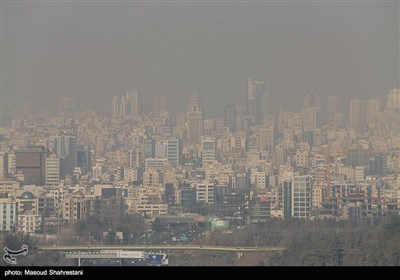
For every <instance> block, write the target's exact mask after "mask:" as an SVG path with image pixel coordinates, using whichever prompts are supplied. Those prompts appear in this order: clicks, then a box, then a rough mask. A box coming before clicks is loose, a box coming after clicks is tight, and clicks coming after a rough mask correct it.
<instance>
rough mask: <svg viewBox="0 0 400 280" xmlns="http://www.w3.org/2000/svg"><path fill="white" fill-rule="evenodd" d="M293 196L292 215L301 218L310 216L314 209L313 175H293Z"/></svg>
mask: <svg viewBox="0 0 400 280" xmlns="http://www.w3.org/2000/svg"><path fill="white" fill-rule="evenodd" d="M292 198H293V199H292V217H293V218H299V219H305V218H310V217H311V209H312V177H311V176H309V175H303V176H293V185H292Z"/></svg>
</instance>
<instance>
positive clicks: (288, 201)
mask: <svg viewBox="0 0 400 280" xmlns="http://www.w3.org/2000/svg"><path fill="white" fill-rule="evenodd" d="M282 188H283V189H282V191H283V218H284V219H285V220H286V219H290V218H291V217H292V179H291V177H285V178H283V182H282Z"/></svg>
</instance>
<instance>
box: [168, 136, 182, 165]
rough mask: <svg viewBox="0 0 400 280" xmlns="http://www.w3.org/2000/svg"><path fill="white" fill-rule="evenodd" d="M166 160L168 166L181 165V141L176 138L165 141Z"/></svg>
mask: <svg viewBox="0 0 400 280" xmlns="http://www.w3.org/2000/svg"><path fill="white" fill-rule="evenodd" d="M167 160H168V162H169V163H170V164H172V165H175V166H178V165H181V164H182V141H181V139H179V138H176V137H169V138H168V140H167Z"/></svg>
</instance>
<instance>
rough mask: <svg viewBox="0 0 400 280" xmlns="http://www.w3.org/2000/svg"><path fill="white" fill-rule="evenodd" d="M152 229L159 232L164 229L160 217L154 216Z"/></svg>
mask: <svg viewBox="0 0 400 280" xmlns="http://www.w3.org/2000/svg"><path fill="white" fill-rule="evenodd" d="M152 229H153V230H154V231H157V232H161V231H162V230H163V229H164V225H163V223H162V222H161V220H160V218H158V217H157V218H155V220H154V222H153V226H152Z"/></svg>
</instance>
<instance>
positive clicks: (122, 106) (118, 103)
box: [112, 95, 127, 118]
mask: <svg viewBox="0 0 400 280" xmlns="http://www.w3.org/2000/svg"><path fill="white" fill-rule="evenodd" d="M112 109H113V116H114V117H115V118H118V117H123V116H125V115H126V113H127V103H126V99H125V97H123V96H121V95H116V96H114V97H113V100H112Z"/></svg>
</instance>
